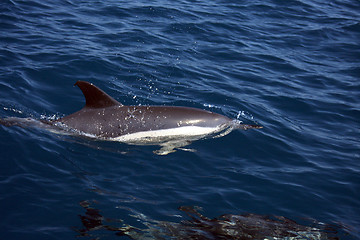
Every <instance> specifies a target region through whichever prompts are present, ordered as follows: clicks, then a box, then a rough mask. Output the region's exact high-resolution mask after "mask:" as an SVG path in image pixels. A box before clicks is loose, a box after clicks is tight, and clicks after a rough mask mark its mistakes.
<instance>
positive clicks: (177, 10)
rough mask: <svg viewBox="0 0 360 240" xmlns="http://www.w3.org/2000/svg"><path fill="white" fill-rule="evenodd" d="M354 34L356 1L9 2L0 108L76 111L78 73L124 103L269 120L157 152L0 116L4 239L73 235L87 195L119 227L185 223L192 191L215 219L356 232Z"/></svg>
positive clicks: (359, 192)
mask: <svg viewBox="0 0 360 240" xmlns="http://www.w3.org/2000/svg"><path fill="white" fill-rule="evenodd" d="M359 43H360V2H359V1H357V0H342V1H319V0H294V1H280V0H264V1H232V0H229V1H222V0H216V1H204V0H198V1H186V0H176V1H163V0H158V1H150V2H149V1H114V0H109V1H87V0H82V1H80V0H67V1H43V0H41V1H40V0H26V1H20V0H19V1H18V0H4V1H2V2H1V3H0V117H10V116H15V117H31V118H36V119H39V118H42V119H51V118H58V117H62V116H64V115H67V114H70V113H72V112H74V111H77V110H79V109H80V108H81V107H82V106H83V104H84V98H83V96H82V94H81V92H80V90H79V89H78V88H76V87H72V86H73V84H74V83H75V82H76V81H77V80H84V81H90V82H92V83H94V84H96V85H97V86H99V87H100V88H102V89H103V90H104V91H105V92H107V93H108V94H109V95H111V96H113V97H114V98H115V99H117V100H118V101H120V102H121V103H123V104H126V105H132V104H133V105H139V104H141V105H173V106H175V105H180V106H189V107H196V108H201V109H206V110H210V111H214V112H217V113H220V114H224V115H226V116H228V117H231V118H238V119H239V120H241V121H244V122H246V123H251V124H254V123H256V124H261V125H262V126H264V128H263V129H259V130H248V131H241V130H236V131H233V132H232V133H231V134H229V135H227V136H225V137H222V138H216V139H208V140H203V141H197V142H194V143H193V144H191V145H190V148H192V149H195V150H196V152H187V151H181V150H178V151H177V152H175V153H172V154H169V155H166V156H158V155H155V154H153V151H154V150H157V149H158V147H157V146H130V145H126V144H122V143H114V142H102V141H92V140H88V139H78V138H73V137H66V136H61V135H56V134H53V133H50V132H47V131H45V130H42V129H32V128H20V127H5V126H0V152H1V154H0V161H1V168H0V212H1V221H0V229H1V231H0V239H76V238H79V233H78V232H77V231H76V229H81V228H83V223H82V221H81V218H80V217H79V215H83V214H84V208H83V207H82V206H81V205H80V204H79V203H81V201H89V202H91V203H93V204H94V205H93V206H92V207H94V208H97V209H99V210H100V211H101V214H102V215H103V216H104V217H106V218H109V219H118V220H119V221H120V219H121V220H122V221H123V222H119V223H118V224H119V225H120V226H121V225H122V224H128V225H132V226H136V227H139V228H144V227H145V226H144V223H142V221H141V219H142V218H139V216H143V218H145V217H146V218H149V219H154V220H157V221H168V222H180V221H182V220H184V219H186V218H187V217H186V216H184V214H182V213H181V212H180V211H179V210H178V208H179V207H180V206H198V207H200V208H202V214H204V215H206V216H208V217H211V218H214V217H217V216H219V215H222V214H225V213H226V214H229V213H230V214H242V213H256V214H261V215H279V216H285V217H287V218H290V219H314V221H315V220H316V221H318V222H322V223H326V224H337V225H340V226H342V227H340V228H338V229H339V233H338V234H337V236H338V237H339V238H340V239H360V125H359V123H360V122H359V121H360V101H359V100H360V98H359V96H360V44H359ZM91 234H96V231H95V233H91ZM97 237H98V238H99V239H120V238H124V239H128V237H126V236H117V235H115V234H114V233H113V232H109V231H106V230H100V233H98V235H97ZM81 239H95V238H92V237H91V236H89V237H88V238H87V237H86V236H85V237H83V238H81Z"/></svg>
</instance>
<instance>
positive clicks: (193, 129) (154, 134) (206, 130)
mask: <svg viewBox="0 0 360 240" xmlns="http://www.w3.org/2000/svg"><path fill="white" fill-rule="evenodd" d="M219 130H221V128H219V127H216V128H210V127H198V126H186V127H178V128H170V129H161V130H153V131H143V132H136V133H130V134H126V135H122V136H120V137H116V138H112V139H111V140H113V141H120V142H133V141H141V140H150V139H158V138H164V137H176V138H177V137H179V138H181V137H195V136H205V135H208V134H212V133H215V132H217V131H219Z"/></svg>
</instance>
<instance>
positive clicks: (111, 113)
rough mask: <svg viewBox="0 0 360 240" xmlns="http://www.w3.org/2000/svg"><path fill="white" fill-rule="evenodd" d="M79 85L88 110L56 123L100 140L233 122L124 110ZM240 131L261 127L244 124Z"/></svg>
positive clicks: (195, 113)
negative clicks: (144, 132)
mask: <svg viewBox="0 0 360 240" xmlns="http://www.w3.org/2000/svg"><path fill="white" fill-rule="evenodd" d="M75 85H76V86H78V87H79V88H80V89H81V91H82V92H83V94H84V96H85V99H86V104H85V106H84V107H83V108H82V109H81V110H80V111H78V112H75V113H73V114H71V115H68V116H66V117H64V118H61V119H59V120H57V121H55V122H60V123H63V124H65V125H66V126H67V127H69V128H72V129H76V130H78V131H81V132H84V133H89V134H92V135H95V136H97V137H99V138H116V137H119V136H122V135H125V134H130V133H136V132H143V131H153V130H161V129H171V128H178V127H183V126H199V127H212V128H215V127H217V126H221V125H225V124H229V122H232V119H230V118H228V117H226V116H223V115H220V114H217V113H213V112H209V111H205V110H201V109H196V108H189V107H171V106H124V105H122V104H121V103H119V102H118V101H116V100H115V99H113V98H112V97H110V96H109V95H107V94H106V93H105V92H104V91H102V90H101V89H99V88H97V87H96V86H95V85H93V84H91V83H88V82H84V81H78V82H76V83H75ZM238 128H242V129H249V128H261V127H260V126H257V125H247V124H241V125H240V126H238Z"/></svg>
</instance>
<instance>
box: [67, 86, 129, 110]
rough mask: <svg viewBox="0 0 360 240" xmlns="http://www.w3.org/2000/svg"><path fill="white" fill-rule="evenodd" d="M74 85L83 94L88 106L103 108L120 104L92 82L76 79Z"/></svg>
mask: <svg viewBox="0 0 360 240" xmlns="http://www.w3.org/2000/svg"><path fill="white" fill-rule="evenodd" d="M74 85H76V86H78V87H79V88H80V89H81V91H82V92H83V94H84V97H85V100H86V105H85V107H88V108H104V107H111V106H118V105H120V106H122V104H121V103H119V102H118V101H116V100H115V99H113V98H112V97H110V96H109V95H107V94H106V93H105V92H104V91H103V90H101V89H100V88H98V87H96V86H95V85H94V84H92V83H88V82H85V81H77V82H76V83H75V84H74Z"/></svg>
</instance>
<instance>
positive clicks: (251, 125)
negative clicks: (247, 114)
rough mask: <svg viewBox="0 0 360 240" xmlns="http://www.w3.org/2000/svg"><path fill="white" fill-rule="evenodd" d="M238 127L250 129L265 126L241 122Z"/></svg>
mask: <svg viewBox="0 0 360 240" xmlns="http://www.w3.org/2000/svg"><path fill="white" fill-rule="evenodd" d="M238 128H240V129H243V130H248V129H260V128H263V126H260V125H253V124H240V125H239V127H238Z"/></svg>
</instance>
